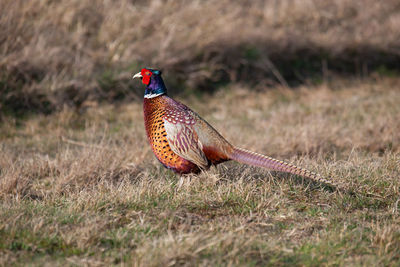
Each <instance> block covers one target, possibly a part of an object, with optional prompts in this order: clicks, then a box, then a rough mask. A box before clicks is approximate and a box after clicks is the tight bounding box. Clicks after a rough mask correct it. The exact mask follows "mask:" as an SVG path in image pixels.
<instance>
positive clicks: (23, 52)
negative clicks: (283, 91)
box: [0, 0, 400, 115]
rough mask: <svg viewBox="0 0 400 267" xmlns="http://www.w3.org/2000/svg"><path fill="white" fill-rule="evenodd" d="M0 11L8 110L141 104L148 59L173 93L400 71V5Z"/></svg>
mask: <svg viewBox="0 0 400 267" xmlns="http://www.w3.org/2000/svg"><path fill="white" fill-rule="evenodd" d="M0 10H2V15H1V16H0V25H1V27H0V108H1V110H2V113H3V114H12V115H21V114H24V113H26V112H40V113H50V112H53V111H55V110H61V109H62V108H63V106H65V105H67V106H72V107H78V108H81V107H86V106H90V105H93V104H96V103H98V102H101V101H108V102H110V101H111V102H114V101H118V100H122V99H128V100H134V99H139V98H140V97H141V96H142V90H141V89H140V90H139V89H135V88H133V87H132V84H133V83H132V82H131V81H130V79H131V76H132V74H133V73H134V72H136V71H138V70H139V69H140V68H142V67H144V66H153V67H157V68H161V69H163V71H164V73H165V75H164V76H165V77H166V78H167V79H168V84H169V85H170V86H169V87H170V89H171V90H173V92H178V91H179V92H182V91H184V90H186V91H189V92H190V91H191V90H194V88H196V90H201V91H203V90H204V91H213V90H214V89H216V88H217V87H219V86H220V85H224V84H226V83H228V82H231V81H235V82H238V81H239V82H240V81H243V82H246V83H248V84H249V85H251V86H254V87H257V88H265V87H266V86H269V85H274V84H277V83H279V84H282V85H284V86H296V85H298V84H301V83H315V82H318V81H320V80H321V79H325V80H326V79H332V78H334V77H336V75H346V76H347V75H352V76H357V77H359V76H368V75H370V74H371V73H374V72H378V73H380V74H384V75H392V74H396V73H398V71H399V69H400V63H399V62H400V2H399V1H397V0H387V1H384V2H381V1H374V0H364V1H352V0H328V1H315V0H304V1H296V0H282V1H272V0H271V1H225V0H223V1H217V0H206V1H183V0H182V1H179V0H178V1H158V0H154V1H134V0H131V1H128V0H119V1H111V0H105V1H95V2H93V1H89V0H61V1H52V0H31V1H25V0H3V1H1V2H0ZM174 90H175V91H174Z"/></svg>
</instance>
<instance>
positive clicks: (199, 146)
mask: <svg viewBox="0 0 400 267" xmlns="http://www.w3.org/2000/svg"><path fill="white" fill-rule="evenodd" d="M133 78H134V79H135V78H141V79H142V82H143V84H144V85H146V90H145V93H144V101H143V111H144V124H145V128H146V133H147V138H148V141H149V143H150V145H151V148H152V150H153V152H154V154H155V156H156V157H157V159H158V160H159V161H160V162H161V163H162V164H163V165H164V166H165V167H166V168H168V169H171V170H173V171H174V172H176V173H179V174H187V173H198V172H200V171H201V170H204V169H208V168H209V167H210V166H211V165H216V164H219V163H221V162H225V161H228V160H235V161H238V162H240V163H245V164H249V165H253V166H258V167H264V168H268V169H272V170H275V171H281V172H287V173H291V174H295V175H300V176H303V177H306V178H309V179H311V180H314V181H316V182H320V183H325V184H328V185H330V186H332V187H336V188H338V187H339V186H338V184H335V183H333V182H332V181H330V180H327V179H325V178H323V177H321V176H319V175H318V174H316V173H313V172H310V171H308V170H306V169H303V168H300V167H297V166H295V165H293V164H290V163H287V162H284V161H281V160H277V159H274V158H271V157H268V156H264V155H261V154H258V153H255V152H251V151H248V150H245V149H243V148H239V147H236V146H233V145H231V144H230V143H229V142H228V141H227V140H226V139H225V138H224V137H222V136H221V134H219V133H218V132H217V131H216V130H215V129H214V128H213V127H212V126H211V125H210V124H208V122H206V121H205V120H204V119H202V118H201V117H200V116H199V115H198V114H197V113H195V112H194V111H192V110H191V109H190V108H188V107H187V106H185V105H184V104H182V103H180V102H178V101H175V100H174V99H172V98H170V97H168V95H167V88H166V87H165V84H164V81H163V79H162V78H161V71H160V70H155V69H150V68H144V69H142V70H141V72H139V73H137V74H135V75H134V76H133Z"/></svg>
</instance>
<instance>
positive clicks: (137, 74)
mask: <svg viewBox="0 0 400 267" xmlns="http://www.w3.org/2000/svg"><path fill="white" fill-rule="evenodd" d="M135 78H143V76H142V73H140V72H138V73H136V74H135V75H133V78H132V79H135Z"/></svg>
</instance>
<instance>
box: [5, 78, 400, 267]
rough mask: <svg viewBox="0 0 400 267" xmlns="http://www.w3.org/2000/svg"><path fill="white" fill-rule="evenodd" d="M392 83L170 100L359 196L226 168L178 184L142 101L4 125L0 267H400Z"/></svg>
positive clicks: (233, 89) (397, 130)
mask: <svg viewBox="0 0 400 267" xmlns="http://www.w3.org/2000/svg"><path fill="white" fill-rule="evenodd" d="M132 83H135V82H132ZM133 86H135V87H138V86H141V85H139V83H135V84H134V85H133ZM399 86H400V79H399V78H397V77H381V76H376V77H374V76H371V77H369V78H364V79H355V78H352V79H336V80H334V81H324V82H322V83H315V84H313V85H302V86H299V87H296V88H291V89H288V88H286V87H281V86H275V87H273V88H268V89H265V90H255V89H252V88H250V87H248V86H247V85H245V84H240V83H237V84H234V83H233V84H228V85H226V86H224V87H221V88H220V89H219V90H217V91H215V92H213V93H204V94H198V95H197V96H194V95H191V96H189V97H178V100H181V101H183V102H184V103H185V104H187V105H188V106H190V107H191V108H192V109H194V110H195V111H197V112H198V113H199V114H200V115H201V116H203V117H204V118H205V119H206V120H208V121H209V122H210V123H211V124H212V125H213V126H214V127H215V128H216V129H218V130H219V131H220V132H221V133H222V134H223V135H224V136H225V137H226V138H227V139H228V140H229V141H230V142H232V143H233V144H235V145H238V146H240V147H243V148H246V149H249V150H253V151H256V152H259V153H263V154H267V155H270V156H273V157H276V158H279V159H286V160H288V161H290V162H293V163H295V164H296V165H298V166H301V167H304V168H308V169H309V170H312V171H315V172H318V173H320V174H321V175H323V176H325V177H331V179H333V180H335V181H339V182H341V183H344V184H346V185H347V187H348V188H349V189H352V190H354V191H356V192H357V193H355V194H354V195H351V194H347V193H340V192H334V191H332V190H330V189H329V188H326V187H324V186H322V185H319V184H315V183H310V181H308V180H307V179H302V178H301V177H297V176H293V175H286V174H282V173H279V172H269V171H268V170H265V169H260V168H254V167H249V166H245V165H241V164H239V163H235V162H228V163H224V164H221V165H219V166H218V167H213V168H211V169H210V170H208V171H205V172H203V173H201V174H199V175H189V176H186V177H185V178H184V184H183V185H182V186H181V187H180V188H178V183H179V179H180V178H179V176H176V175H175V174H174V173H172V172H171V171H169V170H166V169H164V168H163V167H162V166H161V165H160V164H159V162H158V161H157V160H156V159H155V157H154V156H153V154H152V152H151V150H150V147H149V145H148V143H147V140H146V137H145V132H144V125H143V118H142V116H143V115H142V107H141V103H140V102H139V101H135V102H131V103H124V104H121V105H110V104H106V103H104V104H98V105H95V106H93V107H90V108H88V109H87V110H86V111H82V110H75V109H74V108H68V107H64V109H63V110H61V111H60V112H56V113H53V114H51V115H40V114H39V115H34V116H26V117H24V118H16V117H12V116H10V117H5V118H4V119H3V123H2V124H1V126H0V142H1V143H0V166H1V170H0V198H1V201H0V240H1V242H0V265H10V264H18V265H24V264H27V263H30V264H33V265H49V266H53V265H55V264H56V265H76V264H77V265H94V266H96V265H109V264H115V265H120V264H122V265H124V264H126V265H138V266H139V265H140V266H144V265H164V266H170V265H247V266H253V265H273V266H282V265H295V266H296V265H297V266H304V265H307V266H320V265H329V266H331V265H368V266H371V265H380V266H382V265H398V264H400V256H399V255H400V216H399V209H400V198H399V195H400V194H399V185H400V181H399V174H400V166H399V165H400V163H399V162H400V117H399V116H400V115H399V114H400V105H399V103H400V93H399V90H398V88H399Z"/></svg>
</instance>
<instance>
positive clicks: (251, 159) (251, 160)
mask: <svg viewBox="0 0 400 267" xmlns="http://www.w3.org/2000/svg"><path fill="white" fill-rule="evenodd" d="M231 159H233V160H236V161H238V162H241V163H245V164H249V165H253V166H257V167H263V168H268V169H272V170H275V171H281V172H288V173H291V174H296V175H300V176H303V177H306V178H309V179H311V180H313V181H316V182H319V183H324V184H327V185H330V186H333V187H335V188H336V189H342V188H343V186H342V185H341V184H338V183H334V182H332V181H331V180H328V179H325V178H323V177H321V176H320V175H318V174H316V173H313V172H310V171H308V170H306V169H303V168H300V167H297V166H295V165H293V164H290V163H287V162H284V161H281V160H277V159H274V158H271V157H268V156H264V155H261V154H258V153H255V152H251V151H248V150H245V149H243V148H238V147H235V148H234V150H233V153H232V155H231Z"/></svg>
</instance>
